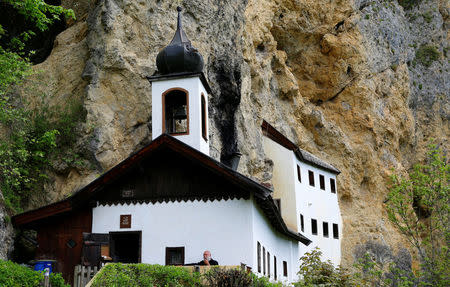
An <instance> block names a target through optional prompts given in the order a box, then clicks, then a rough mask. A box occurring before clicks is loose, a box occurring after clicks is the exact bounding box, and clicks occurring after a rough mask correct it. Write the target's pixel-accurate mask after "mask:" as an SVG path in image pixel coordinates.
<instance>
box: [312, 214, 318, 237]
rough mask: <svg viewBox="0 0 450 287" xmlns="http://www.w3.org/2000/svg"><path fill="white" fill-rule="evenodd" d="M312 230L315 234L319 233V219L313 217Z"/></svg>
mask: <svg viewBox="0 0 450 287" xmlns="http://www.w3.org/2000/svg"><path fill="white" fill-rule="evenodd" d="M311 232H312V234H313V235H317V220H315V219H312V218H311Z"/></svg>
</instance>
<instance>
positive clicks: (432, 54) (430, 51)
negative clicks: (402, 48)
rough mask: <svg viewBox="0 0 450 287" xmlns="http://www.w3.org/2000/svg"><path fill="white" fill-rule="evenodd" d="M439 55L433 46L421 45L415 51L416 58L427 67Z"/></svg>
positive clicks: (437, 58)
mask: <svg viewBox="0 0 450 287" xmlns="http://www.w3.org/2000/svg"><path fill="white" fill-rule="evenodd" d="M440 55H441V54H440V53H439V51H438V49H437V48H436V47H435V46H432V45H423V46H420V48H419V49H418V50H417V51H416V60H417V61H418V62H419V63H420V64H422V65H423V66H425V67H429V66H431V64H432V63H433V62H434V61H437V60H439V57H440Z"/></svg>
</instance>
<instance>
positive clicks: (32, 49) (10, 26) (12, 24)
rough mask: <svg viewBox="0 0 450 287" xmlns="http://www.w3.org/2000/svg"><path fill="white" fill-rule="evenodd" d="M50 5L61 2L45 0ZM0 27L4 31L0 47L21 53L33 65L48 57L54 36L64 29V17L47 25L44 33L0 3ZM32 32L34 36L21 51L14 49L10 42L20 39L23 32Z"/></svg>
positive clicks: (58, 0)
mask: <svg viewBox="0 0 450 287" xmlns="http://www.w3.org/2000/svg"><path fill="white" fill-rule="evenodd" d="M45 3H47V4H50V5H56V6H59V5H61V0H45ZM0 25H1V26H2V27H3V29H4V30H5V31H6V33H5V34H4V35H2V37H1V38H0V46H1V47H2V48H4V49H9V50H11V51H13V52H23V54H24V55H26V56H27V57H28V58H29V59H30V61H31V62H32V63H33V64H39V63H42V62H43V61H45V59H47V57H48V56H49V55H50V53H51V51H52V48H53V43H54V41H55V38H56V36H57V35H58V34H59V33H61V32H62V31H64V30H65V29H66V27H67V26H66V21H65V19H64V16H61V19H60V20H56V21H55V22H54V23H53V24H52V25H49V27H48V29H47V30H45V31H40V30H39V29H38V28H36V25H35V24H34V23H33V22H32V21H30V20H29V19H27V17H25V16H24V15H22V14H20V13H18V11H17V10H16V9H14V8H13V7H12V6H11V5H10V4H8V3H5V2H3V1H2V2H0ZM28 31H32V32H34V33H35V34H36V35H34V36H32V37H31V38H30V39H29V40H27V41H26V42H25V47H24V48H23V50H19V49H18V48H17V47H15V46H14V45H13V44H12V42H11V40H13V39H14V38H20V37H21V35H22V34H23V33H24V32H28Z"/></svg>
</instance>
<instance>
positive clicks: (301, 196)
mask: <svg viewBox="0 0 450 287" xmlns="http://www.w3.org/2000/svg"><path fill="white" fill-rule="evenodd" d="M180 11H181V9H178V27H177V31H176V33H175V36H174V38H173V40H172V41H171V43H170V44H169V45H168V46H167V47H165V48H164V49H163V50H162V51H161V52H160V53H159V54H158V57H157V66H158V72H157V73H155V74H154V75H153V76H151V77H149V81H150V82H151V85H152V142H151V143H150V144H148V145H147V146H145V147H144V148H142V149H141V150H139V151H137V152H136V153H134V154H132V155H131V156H130V157H129V158H127V159H125V160H124V161H122V162H121V163H119V164H118V165H117V166H115V167H114V168H112V169H111V170H109V171H108V172H106V173H105V174H103V175H102V176H101V177H99V178H97V179H96V180H94V181H93V182H91V183H90V184H89V185H87V186H86V187H84V188H82V189H81V190H79V191H77V192H76V193H74V194H73V195H72V196H70V197H69V198H66V199H64V200H62V201H60V202H57V203H54V204H51V205H49V206H46V207H43V208H40V209H38V210H33V211H29V212H26V213H23V214H20V215H18V216H16V217H14V219H13V220H14V224H15V225H16V226H21V227H23V228H32V229H35V230H36V231H37V233H38V241H39V249H38V255H37V257H43V258H46V259H49V258H53V259H55V260H57V261H58V262H59V263H58V264H59V265H58V266H57V267H56V270H57V271H58V269H59V272H63V275H64V276H65V278H66V280H68V279H67V278H69V279H70V278H71V277H70V276H72V275H71V274H73V265H75V264H80V263H81V264H84V265H91V266H95V265H98V264H99V260H101V258H102V257H103V258H105V257H111V258H112V261H114V262H142V263H151V264H161V265H189V264H196V263H198V262H199V261H201V260H202V254H203V251H205V250H210V251H211V253H212V257H213V259H215V260H217V261H218V262H219V265H239V264H241V263H243V264H246V265H247V266H248V267H249V268H251V270H252V272H254V273H256V274H259V275H261V276H268V277H270V279H271V280H279V281H285V282H293V281H294V280H296V279H297V272H298V267H299V265H300V262H299V258H300V257H301V256H302V255H303V254H304V253H305V252H307V251H310V250H311V249H312V248H315V247H316V246H318V247H319V248H320V249H321V250H322V251H323V253H324V259H330V260H331V261H332V262H333V263H334V264H339V263H340V257H341V253H340V238H341V236H342V220H341V215H340V210H339V205H338V200H337V190H336V175H337V174H338V173H339V171H338V170H337V169H336V168H334V167H332V166H331V165H329V164H327V163H325V162H323V161H321V160H319V159H317V158H316V157H314V156H313V155H311V154H309V153H307V152H305V151H303V150H301V149H299V148H298V147H296V146H295V145H294V144H293V143H292V142H291V141H289V140H288V139H287V138H286V137H284V136H283V135H282V134H281V133H279V132H278V131H276V130H275V129H274V128H273V127H272V126H271V125H270V124H268V123H267V122H265V121H264V123H263V124H262V131H263V134H264V135H265V137H264V152H265V153H266V155H267V156H268V157H270V158H271V159H272V160H273V162H274V171H273V180H272V183H273V190H271V189H269V188H267V187H266V186H264V185H261V184H259V183H257V182H255V181H253V180H251V179H249V178H247V177H245V176H243V175H241V174H239V173H238V172H237V171H236V169H235V168H232V167H229V166H227V165H225V164H223V163H220V162H217V161H216V160H214V159H213V158H211V157H210V156H209V134H208V95H209V94H210V93H211V90H210V87H209V85H208V82H207V79H206V78H205V75H204V74H203V59H202V56H201V55H200V54H199V53H198V51H197V50H196V49H195V48H193V47H192V45H191V42H190V41H189V40H188V39H187V37H186V35H185V33H184V31H183V29H182V27H181V15H180ZM60 230H63V231H64V232H63V234H61V235H58V237H56V238H57V239H54V238H55V236H54V235H55V234H58V232H60ZM53 240H56V241H53ZM68 247H69V248H68ZM37 259H39V258H37Z"/></svg>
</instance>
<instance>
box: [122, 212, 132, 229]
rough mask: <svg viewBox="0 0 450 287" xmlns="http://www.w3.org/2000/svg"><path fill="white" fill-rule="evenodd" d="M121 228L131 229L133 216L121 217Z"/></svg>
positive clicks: (125, 215)
mask: <svg viewBox="0 0 450 287" xmlns="http://www.w3.org/2000/svg"><path fill="white" fill-rule="evenodd" d="M120 228H131V214H124V215H120Z"/></svg>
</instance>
